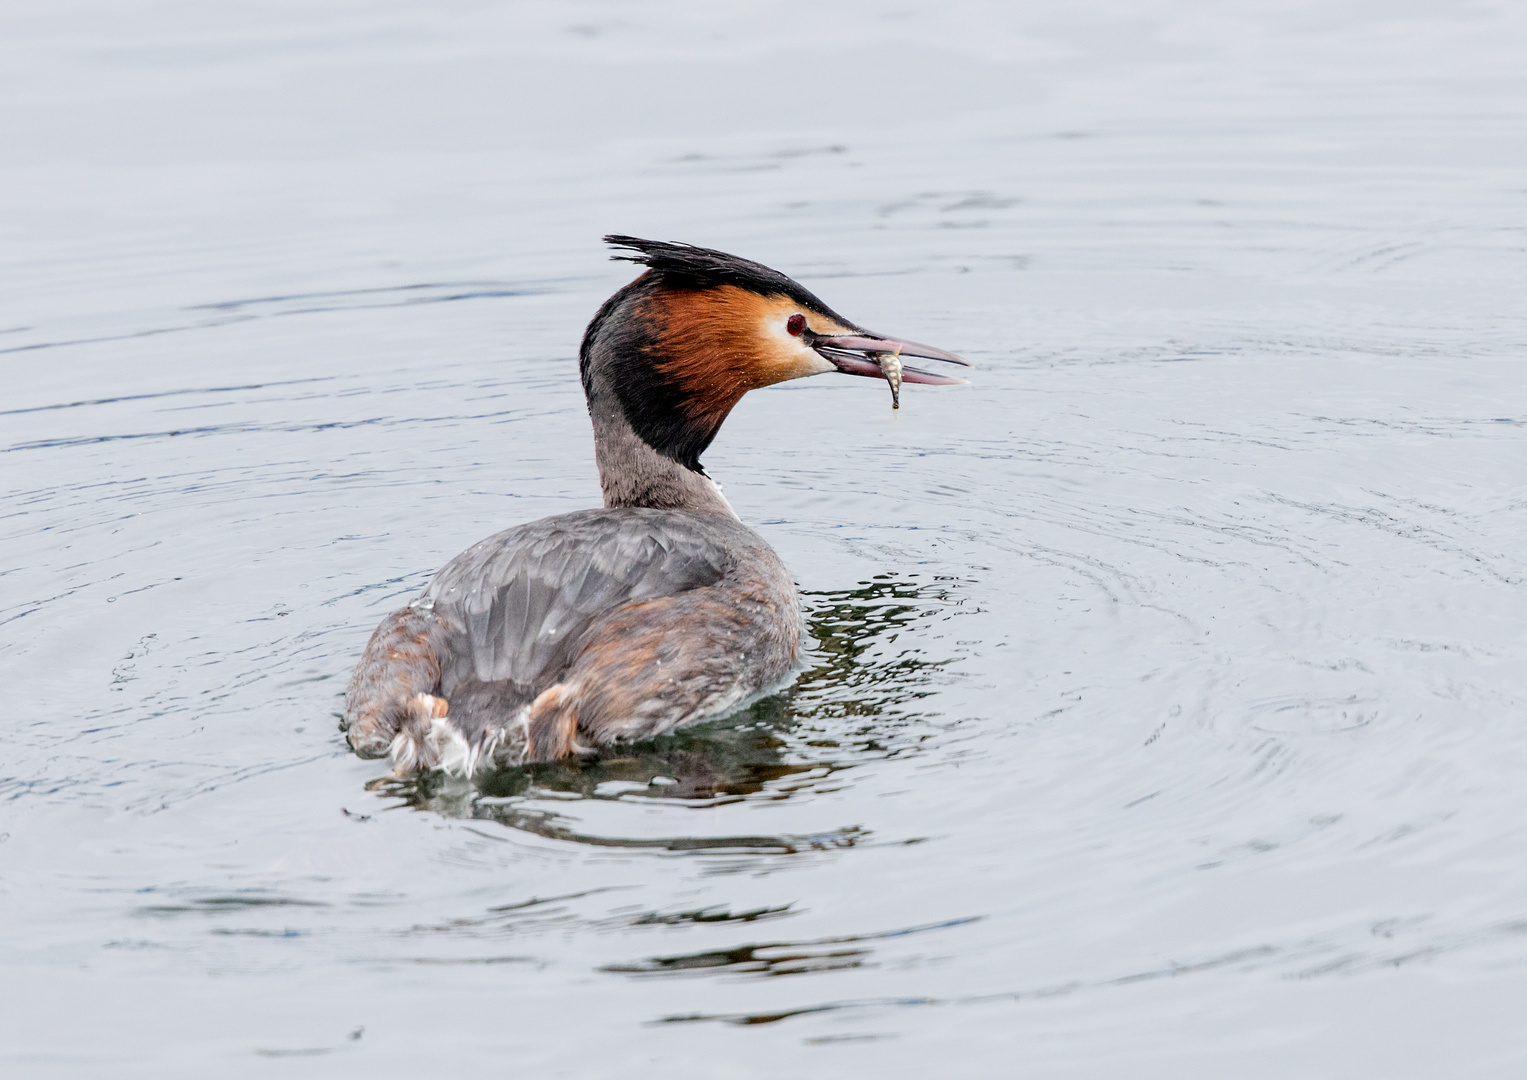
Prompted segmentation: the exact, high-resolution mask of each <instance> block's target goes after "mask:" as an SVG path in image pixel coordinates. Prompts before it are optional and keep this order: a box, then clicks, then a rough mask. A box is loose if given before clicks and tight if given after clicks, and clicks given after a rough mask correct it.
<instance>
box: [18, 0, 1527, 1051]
mask: <svg viewBox="0 0 1527 1080" xmlns="http://www.w3.org/2000/svg"><path fill="white" fill-rule="evenodd" d="M1524 47H1527V18H1524V15H1523V13H1522V12H1520V11H1518V10H1516V9H1515V8H1513V7H1511V6H1509V5H1496V4H1485V3H1480V4H1473V5H1458V4H1452V5H1441V4H1438V5H1431V4H1408V5H1397V4H1393V3H1385V4H1377V3H1372V4H1370V3H1363V2H1359V0H1349V2H1345V3H1338V4H1330V3H1324V4H1288V3H1278V4H1271V3H1268V4H1260V3H1255V2H1252V0H1238V2H1236V3H1230V4H1217V5H1209V6H1206V5H1194V4H1187V3H1168V2H1165V0H1161V2H1152V3H1145V4H1140V3H1135V4H1123V3H1105V2H1101V0H1099V2H1091V3H1082V4H1076V3H1068V4H1053V5H1052V4H1044V5H1026V6H1024V7H1023V8H1022V9H1021V10H1013V9H1012V6H1011V5H995V4H993V5H983V4H955V5H951V4H939V5H928V4H921V5H919V4H911V5H906V4H903V5H899V6H898V5H876V4H868V3H865V4H845V5H836V6H834V7H832V8H831V9H830V10H823V9H820V8H819V7H817V6H811V5H798V4H790V3H770V4H762V3H759V4H743V3H739V4H724V5H714V6H711V7H710V8H707V9H705V10H704V11H699V10H697V9H693V8H692V7H689V6H687V5H678V4H671V3H666V2H664V3H650V4H644V5H608V4H599V3H564V4H542V5H534V4H532V5H521V4H502V5H500V4H489V3H465V2H463V3H454V4H432V5H411V4H405V3H397V2H383V3H367V4H344V3H338V2H327V3H319V4H312V3H305V4H300V5H298V4H285V3H278V2H275V0H265V2H262V3H256V4H245V5H237V6H233V5H213V6H210V7H209V6H208V5H205V4H200V5H193V4H188V3H172V2H165V3H141V4H135V5H113V4H103V3H99V2H97V0H81V2H79V3H74V4H67V5H65V4H57V3H47V4H44V3H40V2H32V0H27V2H23V3H13V4H11V5H9V6H8V7H7V9H6V11H5V13H4V14H3V15H0V54H3V56H4V62H3V63H0V88H3V90H4V93H0V132H3V134H4V138H3V139H0V191H3V196H0V206H3V208H4V209H3V219H0V228H3V242H0V273H3V276H4V280H5V282H6V286H5V289H4V294H5V295H4V297H3V300H0V371H3V374H4V385H5V388H6V395H5V399H4V401H3V402H0V626H3V634H0V679H3V681H4V684H5V685H6V687H7V694H8V701H9V703H10V707H9V708H8V709H7V711H6V719H5V721H4V726H3V729H0V730H3V732H4V737H5V743H6V752H5V753H4V755H3V756H0V800H3V802H0V807H3V809H0V910H3V913H4V914H3V916H0V964H3V968H4V972H5V980H6V986H7V990H8V992H7V994H6V1000H7V1007H6V1008H5V1009H4V1010H0V1062H4V1063H5V1064H6V1067H7V1070H8V1071H9V1072H13V1073H14V1074H16V1075H28V1076H34V1075H35V1076H79V1075H87V1074H95V1073H100V1074H103V1075H105V1074H110V1075H113V1076H139V1075H144V1076H146V1075H164V1074H165V1072H166V1071H169V1072H179V1071H190V1070H192V1069H195V1070H198V1071H214V1072H216V1073H217V1074H218V1075H225V1076H265V1075H278V1074H279V1075H293V1074H306V1075H315V1076H324V1077H328V1076H349V1075H367V1076H375V1075H379V1074H380V1075H402V1074H404V1073H405V1072H411V1071H414V1070H416V1069H438V1068H439V1067H441V1064H442V1063H448V1064H449V1065H450V1066H454V1067H462V1068H466V1069H470V1070H474V1071H482V1070H484V1069H488V1068H493V1069H498V1070H504V1069H509V1070H511V1071H512V1072H514V1073H515V1074H520V1073H525V1074H529V1073H530V1072H531V1071H532V1070H534V1071H536V1072H540V1073H546V1074H550V1075H568V1076H616V1075H629V1074H631V1073H632V1072H633V1071H637V1072H640V1071H649V1070H653V1069H662V1070H666V1071H667V1072H668V1073H670V1074H672V1075H677V1076H699V1075H704V1076H707V1077H731V1076H735V1077H754V1076H766V1075H767V1076H840V1075H844V1074H845V1073H847V1072H849V1071H869V1070H873V1071H874V1072H876V1073H878V1074H881V1075H887V1076H927V1075H930V1074H932V1075H960V1076H1010V1075H1016V1074H1019V1073H1023V1074H1031V1075H1036V1076H1078V1077H1081V1076H1085V1077H1116V1076H1120V1075H1147V1076H1156V1075H1173V1076H1203V1077H1218V1076H1225V1075H1235V1076H1269V1077H1285V1076H1291V1075H1297V1076H1304V1077H1317V1076H1330V1077H1351V1076H1359V1075H1363V1076H1379V1075H1382V1076H1395V1077H1398V1076H1416V1077H1423V1076H1426V1077H1430V1076H1439V1075H1446V1076H1490V1077H1495V1076H1499V1077H1514V1076H1520V1075H1522V1073H1523V1071H1524V1069H1527V1029H1524V1026H1523V1025H1522V1024H1521V1023H1520V1014H1521V1002H1522V1001H1523V1000H1524V990H1527V967H1524V965H1527V858H1524V856H1527V809H1524V804H1523V800H1522V798H1521V791H1522V789H1523V784H1522V775H1523V770H1524V769H1527V729H1524V726H1523V718H1524V715H1527V708H1524V706H1527V689H1524V682H1523V676H1522V672H1523V671H1527V629H1524V628H1527V621H1524V614H1527V604H1524V601H1527V541H1524V536H1527V485H1524V480H1523V473H1524V469H1523V466H1524V463H1527V378H1524V375H1523V367H1522V358H1523V355H1524V350H1527V307H1524V305H1523V303H1522V300H1521V282H1522V281H1523V279H1524V270H1527V257H1524V255H1527V228H1524V225H1523V222H1524V213H1527V124H1524V121H1527V117H1524V112H1527V107H1524V106H1527V75H1524V70H1527V69H1524V68H1523V67H1522V65H1521V62H1520V60H1521V56H1522V54H1523V49H1524ZM607 231H622V232H631V233H635V234H637V235H648V236H657V237H663V238H673V239H685V240H691V241H695V242H700V243H706V244H709V245H712V246H717V247H721V248H725V249H728V250H733V251H737V252H738V253H740V254H744V255H747V256H749V257H752V258H756V259H759V260H761V261H764V262H767V263H769V264H770V265H773V266H776V267H778V268H779V269H781V270H783V271H785V272H787V273H790V274H792V275H793V276H795V277H797V278H798V279H799V280H801V281H802V282H803V283H804V284H806V285H807V286H808V287H809V288H811V289H813V290H814V291H816V292H818V293H819V294H820V295H821V296H822V297H823V298H824V299H825V300H826V301H827V302H828V303H829V304H831V305H832V306H834V307H835V308H836V309H837V310H840V311H842V312H844V313H845V315H847V316H848V317H850V318H852V319H855V320H857V321H860V322H863V323H864V324H866V325H868V326H871V327H874V328H876V329H878V330H882V331H884V332H887V333H896V334H902V335H905V336H907V337H910V338H912V339H915V340H922V341H929V342H932V343H936V344H939V345H942V346H945V347H948V348H951V349H954V350H956V351H958V352H961V353H963V354H964V355H967V356H969V357H970V358H971V359H972V360H974V361H975V362H976V363H977V365H978V368H977V370H976V371H975V372H974V374H973V385H971V386H970V387H968V388H963V389H954V390H930V389H929V388H925V387H917V386H913V387H909V388H907V391H906V393H905V394H904V396H903V408H902V410H901V415H900V416H899V417H895V418H893V417H892V415H891V413H890V409H889V395H888V393H887V392H886V390H885V388H884V386H883V385H880V386H877V385H875V384H872V383H870V382H868V381H867V380H857V379H835V378H831V377H823V378H820V379H812V380H806V381H805V382H803V383H799V384H792V385H789V386H786V387H781V388H776V389H771V390H769V391H767V392H763V393H759V394H754V395H751V396H750V398H749V399H748V400H747V401H745V402H744V403H743V404H742V406H740V407H739V409H738V410H737V412H736V413H735V414H734V416H733V417H732V419H731V420H730V421H729V423H728V425H727V427H726V428H725V430H724V432H723V433H722V436H721V438H720V439H719V440H718V442H717V444H716V445H715V446H714V447H713V448H712V450H711V451H710V453H709V454H708V455H707V465H708V467H709V468H710V470H711V472H712V473H713V474H714V475H716V476H717V477H718V478H719V479H720V480H721V481H722V482H723V483H724V484H725V485H726V490H727V494H728V496H729V498H731V500H732V502H733V504H734V505H735V506H736V507H737V509H738V511H739V513H740V514H741V516H742V517H743V519H744V520H745V521H746V522H748V523H750V524H752V525H753V526H755V527H756V528H757V529H758V530H759V531H760V532H761V533H762V534H763V535H764V536H765V537H766V538H767V539H768V540H769V542H770V543H772V544H773V545H774V546H775V547H776V548H777V549H778V550H779V552H780V554H781V555H782V556H783V557H784V559H785V561H786V562H787V563H788V564H789V565H790V566H791V568H792V570H793V571H794V573H795V575H796V577H797V580H798V581H799V583H800V585H801V588H802V590H803V593H804V597H805V601H806V606H807V611H808V620H809V623H810V627H811V632H812V637H813V644H812V648H811V651H810V654H809V656H808V658H807V660H806V664H805V668H804V670H803V672H802V674H801V676H800V678H799V679H798V680H797V681H796V683H795V684H794V685H793V686H792V687H791V688H789V689H788V690H786V691H785V692H783V693H781V694H778V695H775V696H773V697H770V698H767V699H765V700H763V701H761V702H759V703H757V704H756V705H754V706H752V707H751V708H749V709H747V710H745V711H744V712H742V713H740V714H738V715H736V716H733V717H730V718H727V719H726V720H724V721H721V722H718V723H713V724H708V725H705V726H702V727H698V728H694V729H691V730H687V731H683V732H680V733H677V734H675V735H673V736H671V737H669V738H667V739H664V740H660V741H658V742H656V743H651V744H645V745H643V746H639V747H634V748H632V749H631V750H630V752H629V753H625V754H622V755H621V756H617V757H611V758H609V759H607V760H604V761H601V762H599V763H597V764H594V765H590V766H585V767H576V766H570V765H548V766H537V767H534V768H531V769H527V770H523V771H516V772H510V773H506V774H503V775H500V776H496V777H493V778H490V779H488V780H486V781H484V782H483V783H481V784H478V785H471V784H466V783H463V782H460V781H438V780H431V781H427V782H425V783H421V784H416V785H400V784H397V783H395V782H391V781H388V780H387V779H386V778H385V776H384V775H383V773H384V770H383V769H382V768H381V767H380V765H379V764H378V763H375V762H364V761H359V760H357V759H355V758H354V757H352V756H350V755H348V754H347V753H346V751H345V748H344V745H343V743H342V741H341V738H340V735H339V733H338V731H337V730H336V719H337V713H338V712H339V710H340V708H341V702H342V692H343V686H344V682H345V680H346V678H347V677H348V673H349V669H350V667H351V665H352V664H353V663H354V660H355V658H356V656H357V654H358V653H359V651H360V649H361V647H362V645H363V644H364V642H365V639H366V637H367V635H368V634H369V633H370V631H371V629H372V628H373V627H374V626H375V624H376V622H377V621H378V619H379V618H380V617H381V616H382V615H383V614H385V613H386V612H387V611H389V610H391V609H393V608H394V607H396V606H398V605H399V604H400V603H401V602H403V601H404V600H405V598H407V597H409V596H411V595H413V594H414V593H415V592H416V591H417V590H418V589H420V588H421V587H422V586H423V584H424V583H425V582H426V581H427V580H428V578H429V575H430V574H431V573H432V572H433V570H434V569H435V568H436V567H438V566H439V565H440V564H441V563H443V562H444V561H445V560H446V559H448V558H449V557H450V556H452V555H453V554H455V553H456V552H457V551H459V550H461V549H462V548H464V547H466V546H467V545H468V544H470V543H472V542H474V541H475V540H477V539H480V538H481V537H483V536H485V535H487V534H489V533H491V532H493V531H496V530H498V529H500V528H502V527H504V526H506V525H508V524H511V523H514V522H517V521H523V520H528V519H531V518H534V517H538V516H541V515H545V514H551V513H558V512H562V511H566V510H571V509H576V508H579V507H584V506H588V505H591V504H592V503H594V502H595V501H596V500H597V490H598V489H597V480H596V477H595V474H594V470H593V463H592V455H591V452H590V450H591V447H590V443H589V432H588V424H587V418H586V415H585V414H584V412H583V405H582V398H581V393H580V390H579V387H578V381H577V374H576V362H575V358H574V357H575V351H576V346H577V342H578V340H579V337H580V335H581V333H582V328H583V325H584V323H585V322H586V321H587V319H588V318H589V317H590V315H591V314H592V312H593V311H594V310H595V308H596V307H597V306H598V304H599V303H600V302H601V301H602V300H603V298H604V297H605V296H607V295H608V294H609V293H610V292H612V291H613V290H614V289H615V288H617V287H619V285H620V284H622V283H623V282H624V281H625V280H627V279H628V277H629V276H630V268H629V267H628V266H625V265H623V264H612V263H608V262H606V261H604V253H603V252H602V251H601V249H600V247H599V245H598V242H597V238H598V236H599V235H600V234H601V233H603V232H607Z"/></svg>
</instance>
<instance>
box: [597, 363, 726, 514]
mask: <svg viewBox="0 0 1527 1080" xmlns="http://www.w3.org/2000/svg"><path fill="white" fill-rule="evenodd" d="M588 402H589V418H590V419H591V420H593V422H594V460H595V462H596V463H597V464H598V465H599V486H600V487H601V488H602V489H603V491H604V504H605V506H609V507H617V506H644V507H651V508H652V509H655V510H683V511H686V512H688V513H691V514H700V515H705V516H711V517H728V518H731V519H733V520H736V519H737V512H736V511H735V510H733V509H732V504H731V503H729V502H727V501H726V496H724V495H722V494H721V487H720V485H719V484H717V483H716V482H715V481H714V480H712V479H711V478H710V477H708V476H706V475H705V474H704V473H701V472H695V471H694V470H693V469H687V468H685V467H684V466H683V465H680V464H679V463H678V462H677V461H674V460H673V459H672V458H670V457H666V456H665V455H663V454H660V453H658V452H657V451H656V450H654V449H652V447H650V446H648V445H647V443H646V442H645V441H643V439H642V438H641V436H640V435H638V434H636V432H635V431H633V430H632V429H631V425H630V423H629V422H628V421H627V420H626V414H625V412H624V410H622V409H621V406H620V402H619V401H617V400H616V398H615V395H614V394H613V393H611V392H610V391H609V390H608V389H605V388H591V392H590V393H589V395H588Z"/></svg>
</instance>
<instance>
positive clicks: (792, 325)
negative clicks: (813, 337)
mask: <svg viewBox="0 0 1527 1080" xmlns="http://www.w3.org/2000/svg"><path fill="white" fill-rule="evenodd" d="M785 329H786V330H788V331H790V336H791V337H800V336H801V331H803V330H805V329H806V316H804V315H801V314H795V315H792V316H790V318H789V319H788V320H786V322H785Z"/></svg>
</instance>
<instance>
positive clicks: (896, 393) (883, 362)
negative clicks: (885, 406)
mask: <svg viewBox="0 0 1527 1080" xmlns="http://www.w3.org/2000/svg"><path fill="white" fill-rule="evenodd" d="M875 360H876V361H877V362H878V363H879V364H880V374H882V375H884V376H885V381H886V382H888V383H890V384H891V411H892V412H895V411H896V410H897V409H900V408H901V345H900V344H898V345H897V346H896V351H895V352H889V353H880V354H879V355H877V356H876V357H875Z"/></svg>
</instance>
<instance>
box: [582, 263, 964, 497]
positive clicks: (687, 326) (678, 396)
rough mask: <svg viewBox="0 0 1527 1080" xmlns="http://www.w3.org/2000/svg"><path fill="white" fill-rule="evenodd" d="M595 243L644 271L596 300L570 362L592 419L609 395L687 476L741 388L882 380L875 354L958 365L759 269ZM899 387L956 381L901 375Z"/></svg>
mask: <svg viewBox="0 0 1527 1080" xmlns="http://www.w3.org/2000/svg"><path fill="white" fill-rule="evenodd" d="M605 241H606V242H607V243H609V244H611V245H613V246H615V247H617V248H622V249H624V250H626V251H628V252H631V253H632V254H622V255H615V256H612V258H615V259H621V260H625V261H629V262H634V263H640V264H642V265H644V266H646V267H647V271H646V273H644V274H642V275H641V277H639V278H637V279H636V280H635V281H633V282H631V284H629V285H627V286H626V287H625V288H623V289H621V290H620V291H619V292H617V293H616V294H615V295H614V296H612V297H611V298H610V299H609V300H608V301H606V302H605V305H604V306H603V307H602V308H600V310H599V313H598V314H597V315H595V316H594V320H593V322H591V323H590V324H589V328H588V331H587V332H586V333H585V335H584V338H583V347H582V349H581V350H580V352H579V360H580V365H581V369H582V375H583V388H584V393H585V394H586V395H587V396H588V399H589V405H590V409H591V411H594V410H595V409H596V407H597V406H596V402H598V401H599V400H600V399H602V398H604V397H606V396H612V397H613V398H614V399H615V400H616V401H618V403H619V407H620V410H621V411H622V412H623V414H624V419H625V420H626V422H627V423H628V424H629V425H630V427H631V429H632V431H634V433H635V434H636V435H637V436H638V437H639V438H640V439H641V440H642V441H643V442H645V443H646V444H647V445H648V446H650V447H652V449H654V450H656V451H657V452H658V453H659V454H661V455H663V456H665V457H667V458H669V459H671V460H673V461H675V462H677V463H679V464H680V465H682V466H684V467H686V468H688V469H692V470H694V471H696V472H700V471H702V470H701V469H700V455H701V454H702V453H703V452H704V451H705V448H706V447H707V446H709V445H710V443H711V440H712V439H713V438H715V435H716V432H717V431H718V430H719V429H720V427H721V423H722V421H723V420H725V419H726V417H727V414H728V413H729V412H731V410H732V406H734V405H736V404H737V402H738V401H739V400H741V398H742V395H743V394H745V393H747V392H748V391H749V390H756V389H757V388H759V387H761V386H770V385H772V384H774V383H779V382H784V381H786V380H787V379H799V378H802V377H804V376H807V375H820V374H823V373H825V372H830V371H837V372H842V373H843V374H846V375H865V376H869V377H871V378H877V379H879V378H885V375H884V373H883V369H882V367H881V365H880V364H879V363H878V361H877V360H876V359H875V356H876V354H882V353H892V354H896V355H898V356H903V357H924V358H927V359H932V360H944V361H947V362H949V363H952V364H966V363H967V362H966V361H965V360H962V359H960V357H958V356H955V355H954V354H953V353H948V352H945V351H944V350H942V349H935V348H933V347H932V346H930V345H919V344H917V343H916V342H911V341H902V340H899V339H897V338H889V337H885V336H883V335H881V334H876V333H874V332H872V331H869V330H866V329H864V328H863V327H862V326H857V325H855V324H854V323H851V322H849V321H848V320H847V319H845V318H843V317H842V316H841V315H839V314H837V313H836V312H834V311H833V310H832V309H831V308H829V307H828V306H827V305H826V304H824V303H822V301H821V300H819V299H817V297H816V296H814V295H813V294H812V293H811V292H810V291H808V290H807V289H805V288H803V287H802V286H801V285H799V284H798V283H796V282H794V281H792V280H791V279H790V278H788V277H786V276H785V275H784V274H781V273H780V272H779V271H777V270H771V269H769V268H768V267H767V266H763V265H761V264H759V263H756V262H751V261H749V260H747V259H741V258H738V257H737V256H735V255H728V254H726V253H725V252H720V251H712V250H710V249H709V248H702V247H694V246H692V245H690V244H676V243H666V242H663V241H657V240H639V239H637V238H636V237H634V236H619V235H611V236H606V237H605ZM902 381H904V382H909V383H929V384H933V385H949V384H955V383H963V382H964V381H965V380H963V379H957V378H953V377H951V376H948V375H936V374H934V373H932V372H928V371H919V370H918V369H917V368H912V367H905V366H904V367H903V368H902ZM597 423H598V417H597V414H596V424H597Z"/></svg>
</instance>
